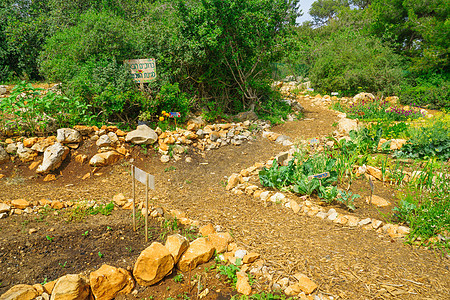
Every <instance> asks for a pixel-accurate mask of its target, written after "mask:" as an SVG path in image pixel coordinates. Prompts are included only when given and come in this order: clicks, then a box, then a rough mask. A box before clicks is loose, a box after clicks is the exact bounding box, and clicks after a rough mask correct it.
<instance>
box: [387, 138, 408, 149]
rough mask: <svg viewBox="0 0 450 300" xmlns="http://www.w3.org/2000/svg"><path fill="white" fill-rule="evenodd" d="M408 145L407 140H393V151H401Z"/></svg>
mask: <svg viewBox="0 0 450 300" xmlns="http://www.w3.org/2000/svg"><path fill="white" fill-rule="evenodd" d="M404 144H406V140H405V139H392V140H391V147H390V149H391V150H399V149H400V148H401V147H403V145H404Z"/></svg>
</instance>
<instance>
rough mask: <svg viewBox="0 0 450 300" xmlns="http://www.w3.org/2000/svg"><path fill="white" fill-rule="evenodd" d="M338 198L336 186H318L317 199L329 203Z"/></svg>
mask: <svg viewBox="0 0 450 300" xmlns="http://www.w3.org/2000/svg"><path fill="white" fill-rule="evenodd" d="M337 196H338V188H337V187H336V186H333V185H330V186H327V187H325V186H320V187H319V197H320V198H322V199H325V201H326V202H327V203H331V202H333V201H335V200H336V197H337Z"/></svg>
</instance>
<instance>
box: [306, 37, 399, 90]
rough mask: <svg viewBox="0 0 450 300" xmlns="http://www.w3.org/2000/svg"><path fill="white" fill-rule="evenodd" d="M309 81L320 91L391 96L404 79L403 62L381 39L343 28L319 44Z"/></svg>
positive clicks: (313, 58)
mask: <svg viewBox="0 0 450 300" xmlns="http://www.w3.org/2000/svg"><path fill="white" fill-rule="evenodd" d="M312 60H313V66H312V69H311V71H310V78H311V80H312V81H313V83H314V86H316V87H317V88H318V89H320V90H323V91H328V92H331V91H333V92H336V91H340V92H341V94H342V95H351V96H353V95H354V94H356V93H357V92H358V90H359V89H360V88H362V89H364V90H366V91H372V92H382V93H385V94H392V93H394V92H396V91H398V89H399V85H400V81H401V79H402V71H401V59H400V57H399V56H398V55H396V54H394V53H393V51H392V50H391V49H390V48H389V47H386V46H385V45H383V44H382V43H381V41H380V40H379V39H377V38H376V37H372V36H367V35H365V34H363V33H361V32H359V31H354V30H352V29H347V30H345V29H343V30H342V31H339V32H336V33H332V34H331V35H330V36H329V37H328V38H327V39H326V40H323V41H322V44H320V45H318V48H317V49H316V50H315V52H314V54H313V56H312Z"/></svg>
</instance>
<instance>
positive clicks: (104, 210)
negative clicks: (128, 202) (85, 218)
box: [87, 201, 114, 216]
mask: <svg viewBox="0 0 450 300" xmlns="http://www.w3.org/2000/svg"><path fill="white" fill-rule="evenodd" d="M113 210H114V202H113V201H111V202H109V203H108V204H99V205H97V206H96V207H90V208H88V209H87V211H88V213H89V214H91V215H97V214H102V215H104V216H109V215H110V214H111V212H112V211H113Z"/></svg>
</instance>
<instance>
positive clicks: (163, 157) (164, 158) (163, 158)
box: [161, 155, 170, 164]
mask: <svg viewBox="0 0 450 300" xmlns="http://www.w3.org/2000/svg"><path fill="white" fill-rule="evenodd" d="M169 161H170V156H169V155H162V156H161V162H162V163H164V164H165V163H168V162H169Z"/></svg>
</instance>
